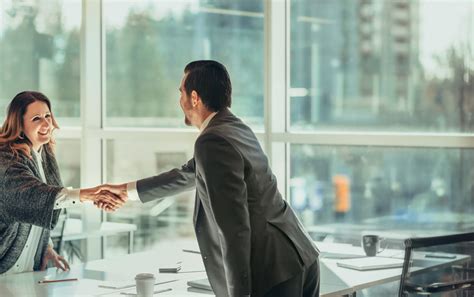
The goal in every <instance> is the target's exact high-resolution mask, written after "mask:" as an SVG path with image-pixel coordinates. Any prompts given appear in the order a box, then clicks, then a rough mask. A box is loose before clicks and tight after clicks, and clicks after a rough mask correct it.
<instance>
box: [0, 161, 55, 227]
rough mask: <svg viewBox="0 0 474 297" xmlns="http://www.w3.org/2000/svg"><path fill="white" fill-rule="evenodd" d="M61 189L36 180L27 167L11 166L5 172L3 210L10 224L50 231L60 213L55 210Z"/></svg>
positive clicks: (14, 164) (16, 163)
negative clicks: (23, 224) (18, 223)
mask: <svg viewBox="0 0 474 297" xmlns="http://www.w3.org/2000/svg"><path fill="white" fill-rule="evenodd" d="M62 189H63V188H62V187H58V186H52V185H48V184H46V183H44V182H42V181H41V180H40V179H38V178H37V177H36V176H35V175H34V174H33V172H31V170H30V169H29V168H28V166H27V165H25V164H23V163H21V162H14V163H12V164H11V165H10V166H9V167H8V169H7V170H6V171H5V176H4V188H3V195H2V197H3V198H2V201H1V202H0V203H1V205H2V208H3V210H2V211H4V212H5V213H6V214H7V215H6V217H7V218H8V219H9V220H11V221H17V222H22V223H28V224H33V225H37V226H40V227H43V228H47V229H52V228H53V227H54V225H55V220H56V217H57V215H58V213H59V211H53V210H54V204H55V201H56V196H57V195H58V193H59V192H60V191H61V190H62Z"/></svg>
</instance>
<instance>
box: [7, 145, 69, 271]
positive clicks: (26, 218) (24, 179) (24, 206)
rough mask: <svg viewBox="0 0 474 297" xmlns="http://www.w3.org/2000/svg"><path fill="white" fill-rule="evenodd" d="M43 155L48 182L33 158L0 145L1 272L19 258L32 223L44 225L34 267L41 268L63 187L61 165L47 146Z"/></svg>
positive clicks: (55, 220)
mask: <svg viewBox="0 0 474 297" xmlns="http://www.w3.org/2000/svg"><path fill="white" fill-rule="evenodd" d="M42 158H43V170H44V174H45V177H46V181H47V184H45V183H43V182H42V180H41V176H40V173H39V170H38V167H37V165H36V164H35V161H34V160H33V159H30V158H28V157H26V156H24V155H23V154H22V153H20V154H19V156H18V157H16V156H15V155H14V154H13V153H12V152H11V150H10V149H9V148H5V147H0V187H1V190H0V191H1V192H0V274H2V273H5V272H6V271H8V270H9V269H10V267H12V266H13V265H14V264H15V263H16V261H17V260H18V258H19V256H20V254H21V252H22V250H23V248H24V246H25V244H26V240H27V239H28V235H29V233H30V230H31V225H36V226H39V227H42V228H43V233H42V235H41V238H40V242H39V246H38V249H37V253H36V255H35V260H34V267H33V269H34V270H39V269H40V265H41V260H42V259H43V255H44V252H45V251H46V247H47V244H48V239H49V231H50V230H51V229H53V228H54V226H55V225H56V223H57V221H58V217H59V214H60V212H61V210H54V203H55V200H56V196H57V195H58V193H59V192H60V191H61V190H62V188H63V186H62V182H61V177H60V175H59V169H58V165H57V162H56V159H55V158H54V155H53V153H52V152H51V151H50V149H49V148H47V146H44V149H43V150H42Z"/></svg>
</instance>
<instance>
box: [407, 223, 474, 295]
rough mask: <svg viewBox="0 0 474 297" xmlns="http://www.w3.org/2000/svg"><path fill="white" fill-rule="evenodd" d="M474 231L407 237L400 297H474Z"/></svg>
mask: <svg viewBox="0 0 474 297" xmlns="http://www.w3.org/2000/svg"><path fill="white" fill-rule="evenodd" d="M473 256H474V232H472V233H462V234H452V235H445V236H435V237H424V238H409V239H407V240H405V260H404V263H403V271H402V276H401V279H400V289H399V294H398V296H399V297H411V296H431V297H438V296H443V297H452V296H463V297H464V296H474V295H473V293H474V268H473V266H472V263H473V262H474V261H471V259H472V257H473Z"/></svg>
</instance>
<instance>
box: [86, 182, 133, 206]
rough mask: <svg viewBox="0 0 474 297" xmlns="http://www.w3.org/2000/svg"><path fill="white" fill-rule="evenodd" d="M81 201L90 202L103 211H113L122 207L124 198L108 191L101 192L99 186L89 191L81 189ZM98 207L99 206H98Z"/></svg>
mask: <svg viewBox="0 0 474 297" xmlns="http://www.w3.org/2000/svg"><path fill="white" fill-rule="evenodd" d="M79 195H80V199H81V201H82V202H83V201H92V202H94V204H95V205H96V206H98V207H100V208H102V209H103V210H105V211H115V210H117V209H118V208H120V207H122V206H123V205H124V203H125V202H126V198H125V199H124V198H123V197H121V196H119V195H116V194H115V193H113V192H110V191H108V190H103V189H102V188H101V186H98V187H95V188H89V189H81V191H80V194H79ZM99 205H100V206H99Z"/></svg>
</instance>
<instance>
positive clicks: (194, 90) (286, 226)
mask: <svg viewBox="0 0 474 297" xmlns="http://www.w3.org/2000/svg"><path fill="white" fill-rule="evenodd" d="M179 90H180V92H181V97H180V105H181V108H182V110H183V112H184V115H185V122H186V124H187V125H193V126H195V127H197V128H199V129H200V130H201V134H200V136H199V137H198V138H197V140H196V143H195V147H194V158H193V159H191V160H190V161H188V163H187V164H186V165H184V166H182V168H180V169H173V170H171V171H169V172H166V173H162V174H160V175H157V176H153V177H150V178H146V179H142V180H139V181H137V182H136V183H129V184H123V185H116V186H112V185H105V186H103V189H106V190H110V191H112V192H114V193H115V194H119V195H122V196H124V195H126V193H127V191H128V193H129V196H133V195H136V194H134V192H135V191H136V192H135V193H138V196H139V198H140V200H141V201H142V202H148V201H152V200H155V199H159V198H162V197H164V196H169V195H173V194H175V193H178V192H181V191H184V190H191V189H193V188H194V187H195V188H196V201H195V210H194V226H195V231H196V236H197V239H198V243H199V248H200V250H201V255H202V259H203V262H204V266H205V268H206V272H207V275H208V278H209V282H210V284H211V286H212V288H213V290H214V293H215V294H216V296H219V297H221V296H230V297H234V296H252V297H254V296H256V297H261V296H265V297H266V296H272V297H278V296H285V297H298V296H304V297H313V296H319V262H318V254H319V252H318V250H317V248H316V246H315V245H314V243H313V242H312V240H311V238H310V237H309V236H308V235H307V233H306V232H305V231H304V230H303V227H302V226H301V224H300V223H299V221H298V219H297V218H296V216H295V214H294V213H293V211H292V209H291V208H290V206H289V205H288V204H287V203H286V202H285V200H283V199H282V197H281V195H280V193H279V192H278V189H277V182H276V179H275V176H274V175H273V173H272V171H271V169H270V166H269V164H268V160H267V157H266V156H265V154H264V152H263V151H262V149H261V147H260V145H259V143H258V140H257V138H256V137H255V135H254V133H253V132H252V131H251V130H250V128H249V127H248V126H247V125H245V124H244V123H243V122H242V121H241V120H240V119H239V118H237V117H236V116H234V115H233V114H232V113H231V112H230V110H229V109H228V108H229V107H230V106H231V92H232V86H231V82H230V78H229V74H228V73H227V70H226V69H225V67H224V66H223V65H222V64H220V63H218V62H215V61H195V62H192V63H190V64H188V65H187V66H186V68H185V69H184V77H183V79H182V81H181V86H180V88H179Z"/></svg>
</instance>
